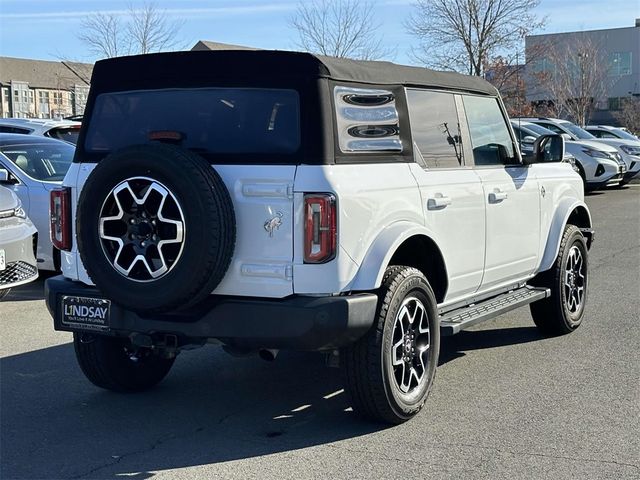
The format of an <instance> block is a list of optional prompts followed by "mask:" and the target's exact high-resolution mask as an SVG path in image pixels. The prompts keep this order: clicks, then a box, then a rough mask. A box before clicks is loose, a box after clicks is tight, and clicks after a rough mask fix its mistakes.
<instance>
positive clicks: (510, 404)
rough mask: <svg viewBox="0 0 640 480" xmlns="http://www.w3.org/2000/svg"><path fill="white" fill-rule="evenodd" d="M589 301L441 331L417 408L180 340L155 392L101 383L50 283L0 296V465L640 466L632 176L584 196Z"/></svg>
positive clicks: (394, 474) (309, 357)
mask: <svg viewBox="0 0 640 480" xmlns="http://www.w3.org/2000/svg"><path fill="white" fill-rule="evenodd" d="M587 203H588V204H589V206H590V208H591V211H592V215H593V218H594V224H595V228H596V231H597V238H596V243H595V245H594V247H593V249H592V251H591V256H590V272H591V279H590V282H591V284H590V291H589V295H590V297H589V300H588V301H589V305H588V314H587V318H586V320H585V322H584V324H583V325H582V326H581V327H580V328H579V329H578V330H577V331H576V332H574V333H573V334H571V335H569V336H565V337H559V338H543V337H542V336H540V335H539V334H538V332H537V330H536V329H535V328H534V327H533V322H532V321H531V317H530V315H529V311H528V309H521V310H518V311H515V312H512V313H509V314H507V315H504V316H502V317H499V318H497V319H495V320H492V321H490V322H487V323H485V324H483V325H480V326H478V327H477V328H475V329H473V331H468V332H463V333H461V334H460V335H458V336H456V337H453V338H451V339H445V340H444V342H443V347H442V352H441V360H440V363H441V365H440V367H439V369H438V375H437V378H436V382H435V385H434V388H433V390H432V394H431V397H430V399H429V400H428V402H427V405H426V407H425V410H424V411H423V413H421V414H420V415H419V416H418V417H417V418H415V419H414V420H412V421H410V422H408V423H406V424H404V425H401V426H398V427H393V428H389V427H384V426H380V425H375V424H370V423H367V422H364V421H362V420H359V419H358V418H356V417H355V416H354V414H353V413H352V412H350V411H349V408H348V407H349V404H348V401H347V399H346V398H345V395H344V393H343V392H342V390H341V389H342V385H341V379H340V375H339V371H338V370H335V369H331V368H327V367H325V365H324V359H323V357H322V356H320V355H315V354H301V353H284V354H281V355H280V356H279V357H278V359H277V360H276V361H275V362H273V363H266V362H264V361H262V360H260V359H258V358H257V357H253V358H244V359H237V358H232V357H230V356H228V355H226V354H225V353H224V352H222V350H221V349H220V348H218V347H207V348H202V349H199V350H194V351H189V352H184V353H182V354H181V355H180V357H179V358H178V360H177V362H176V365H175V367H174V369H173V370H172V372H171V373H170V374H169V376H168V377H167V379H166V380H165V381H164V382H163V383H161V384H160V386H159V387H158V388H156V389H155V390H153V391H151V392H148V393H144V394H137V395H129V396H126V395H118V394H113V393H109V392H104V391H101V390H99V389H97V388H95V387H93V386H92V385H91V384H89V383H88V381H86V380H85V378H84V377H83V375H82V374H81V372H80V370H79V368H78V367H77V365H76V362H75V358H74V353H73V347H72V345H71V343H70V340H71V338H70V335H69V334H66V333H56V332H54V331H53V329H52V326H51V320H50V317H49V315H48V313H47V310H46V308H45V306H44V302H43V301H42V285H43V282H42V281H38V282H37V283H35V284H32V285H27V286H24V287H22V288H19V289H16V290H15V291H14V292H12V294H11V296H10V297H8V299H7V301H5V302H3V303H2V304H0V356H1V360H0V423H1V437H0V462H1V470H0V477H1V478H3V479H11V478H29V479H31V478H64V479H71V478H106V479H113V478H129V479H146V478H166V479H169V478H171V479H174V478H243V479H246V478H261V479H264V478H296V479H298V478H369V479H371V478H455V479H459V478H473V479H479V478H486V479H497V478H505V479H516V478H533V479H537V478H549V479H563V478H567V479H568V478H580V479H591V478H593V479H605V478H611V479H632V478H634V479H638V478H640V435H639V433H640V355H639V354H638V345H639V344H640V184H635V185H632V186H630V187H628V188H625V189H622V190H615V191H608V192H606V193H595V194H592V195H589V196H588V198H587Z"/></svg>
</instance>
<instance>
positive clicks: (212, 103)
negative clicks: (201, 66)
mask: <svg viewBox="0 0 640 480" xmlns="http://www.w3.org/2000/svg"><path fill="white" fill-rule="evenodd" d="M166 135H169V136H171V135H173V136H174V138H175V139H176V141H177V143H179V144H180V145H181V146H183V147H185V148H188V149H190V150H194V151H196V152H202V153H211V154H287V153H294V152H296V151H297V150H298V148H299V147H300V107H299V96H298V93H297V92H296V91H295V90H285V89H259V88H199V89H163V90H137V91H129V92H114V93H103V94H101V95H99V96H98V97H97V99H96V102H95V106H94V108H93V113H92V115H91V119H90V121H89V126H88V131H87V134H86V140H85V144H84V146H85V149H86V151H87V152H93V153H101V152H110V151H114V150H117V149H119V148H122V147H125V146H129V145H136V144H141V143H147V142H149V141H151V140H153V139H154V138H155V139H157V138H159V137H162V136H166Z"/></svg>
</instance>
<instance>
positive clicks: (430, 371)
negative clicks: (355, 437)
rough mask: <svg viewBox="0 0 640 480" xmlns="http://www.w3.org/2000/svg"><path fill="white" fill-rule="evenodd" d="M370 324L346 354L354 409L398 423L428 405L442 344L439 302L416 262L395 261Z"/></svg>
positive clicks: (347, 385) (343, 356) (344, 364)
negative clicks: (414, 263) (417, 268)
mask: <svg viewBox="0 0 640 480" xmlns="http://www.w3.org/2000/svg"><path fill="white" fill-rule="evenodd" d="M378 297H379V300H378V309H377V314H376V320H375V322H374V325H373V326H372V328H371V330H369V332H368V333H367V334H366V335H365V336H364V337H363V338H361V339H360V340H358V341H357V342H356V343H355V344H353V345H351V346H349V347H347V348H345V349H344V350H343V352H342V354H341V359H342V360H343V361H342V367H343V372H344V375H345V384H346V388H347V391H348V392H349V394H350V396H351V401H352V403H351V405H352V407H353V410H354V411H355V412H357V413H358V414H360V415H363V416H364V417H367V418H369V419H372V420H376V421H382V422H386V423H392V424H399V423H402V422H405V421H407V420H409V419H410V418H412V417H414V416H415V415H416V414H417V413H418V412H419V411H420V410H421V409H422V407H423V405H424V403H425V401H426V399H427V396H428V395H429V391H430V390H431V386H432V384H433V379H434V377H435V373H436V366H437V363H438V354H439V350H440V325H439V321H438V313H437V308H436V305H437V302H436V298H435V295H434V293H433V290H432V289H431V286H430V285H429V282H428V281H427V279H426V278H425V276H424V275H423V274H422V273H421V272H420V271H419V270H416V269H415V268H411V267H405V266H392V267H389V268H388V269H387V271H386V272H385V275H384V278H383V280H382V286H381V287H380V289H379V290H378Z"/></svg>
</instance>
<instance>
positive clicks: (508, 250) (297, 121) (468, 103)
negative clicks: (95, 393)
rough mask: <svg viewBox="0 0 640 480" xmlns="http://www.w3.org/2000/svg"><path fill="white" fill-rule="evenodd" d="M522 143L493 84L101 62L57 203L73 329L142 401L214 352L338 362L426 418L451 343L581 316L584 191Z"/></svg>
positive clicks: (411, 72) (59, 302)
mask: <svg viewBox="0 0 640 480" xmlns="http://www.w3.org/2000/svg"><path fill="white" fill-rule="evenodd" d="M515 144H516V139H515V137H514V135H513V131H512V129H511V127H510V125H509V121H508V118H507V115H506V113H505V110H504V107H503V105H502V102H501V100H500V97H499V95H498V93H497V92H496V90H495V88H494V87H492V86H491V85H490V84H488V83H486V82H485V81H483V80H481V79H479V78H476V77H468V76H464V75H459V74H455V73H442V72H435V71H431V70H427V69H423V68H414V67H405V66H399V65H394V64H391V63H386V62H360V61H351V60H344V59H335V58H325V57H318V56H314V55H311V54H307V53H295V52H272V51H224V52H180V53H164V54H154V55H144V56H132V57H123V58H117V59H110V60H104V61H100V62H98V63H97V64H96V66H95V69H94V71H93V79H92V82H91V92H90V94H89V99H88V103H87V108H86V113H85V120H84V122H83V125H82V129H81V131H80V136H79V141H78V148H77V151H76V155H75V159H74V163H73V164H72V167H71V169H70V170H69V172H68V174H67V176H66V178H65V180H64V188H62V189H59V190H57V191H55V192H53V193H52V198H51V213H52V218H51V222H52V225H51V227H52V239H53V241H54V242H55V244H56V246H57V247H58V248H60V250H62V262H61V263H62V273H63V274H62V276H58V277H53V278H50V279H48V280H47V282H46V299H47V305H48V308H49V310H50V312H51V314H52V316H53V319H54V326H55V328H56V329H57V330H64V331H71V332H73V333H74V345H75V352H76V356H77V359H78V362H79V364H80V367H81V368H82V371H83V372H84V374H85V375H86V376H87V377H88V379H89V380H90V381H91V382H93V383H94V384H95V385H97V386H99V387H102V388H106V389H109V390H115V391H124V392H128V391H137V390H143V389H147V388H150V387H152V386H154V385H155V384H157V383H158V382H160V381H161V380H162V379H163V378H164V376H165V375H166V374H167V373H168V371H169V370H170V368H171V366H172V364H173V362H174V360H175V358H176V356H177V354H178V353H179V352H180V351H181V350H183V349H186V348H193V347H194V346H200V345H204V344H206V343H218V344H222V345H223V346H224V348H225V349H226V350H227V351H229V352H230V353H247V352H260V354H261V356H263V357H265V358H269V357H273V356H274V355H275V354H276V353H277V351H278V350H280V349H296V350H312V351H322V352H328V353H329V354H330V355H331V358H332V359H333V360H335V359H336V357H337V358H338V359H339V361H338V362H333V363H338V364H339V365H340V366H341V367H342V369H343V371H344V373H345V387H346V389H347V390H348V392H349V393H350V396H351V401H352V403H351V405H352V406H353V409H354V410H355V411H357V412H359V413H361V414H363V415H365V416H367V417H369V418H373V419H377V420H382V421H385V422H391V423H399V422H403V421H405V420H408V419H409V418H411V417H412V416H414V415H415V414H416V413H417V412H418V411H419V410H420V409H421V408H422V406H423V405H424V402H425V400H426V398H427V395H428V393H429V390H430V388H431V385H432V382H433V379H434V375H435V369H436V365H437V362H438V354H439V346H440V337H441V336H446V335H452V334H455V333H457V332H459V331H460V330H462V329H465V328H467V327H469V326H471V325H474V324H476V323H478V322H481V321H483V320H486V319H489V318H492V317H495V316H496V315H499V314H501V313H504V312H506V311H509V310H511V309H513V308H516V307H521V306H524V305H527V304H530V306H531V314H532V316H533V320H534V322H535V324H536V325H537V326H538V327H539V328H540V330H541V331H542V332H544V333H545V334H550V335H558V334H563V333H568V332H571V331H572V330H574V329H576V328H577V327H578V326H579V325H580V322H581V321H582V318H583V315H584V309H585V303H586V299H587V281H588V271H587V253H588V249H589V247H590V244H591V242H592V240H593V230H592V228H591V227H592V225H591V218H590V214H589V211H588V209H587V206H586V205H585V203H584V201H583V190H582V182H581V179H580V177H579V176H578V175H577V174H576V173H575V172H574V171H573V169H572V168H571V165H570V164H568V163H563V162H561V161H560V160H561V159H562V157H563V153H564V140H563V139H562V137H560V136H558V135H546V136H545V135H543V136H541V137H539V138H538V139H537V140H536V143H535V148H534V151H533V154H532V155H531V156H530V157H526V158H522V157H521V154H520V153H519V149H518V148H516V146H515Z"/></svg>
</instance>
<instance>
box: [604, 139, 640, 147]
mask: <svg viewBox="0 0 640 480" xmlns="http://www.w3.org/2000/svg"><path fill="white" fill-rule="evenodd" d="M597 142H598V143H605V144H607V145H611V146H613V147H620V146H621V145H628V146H630V147H640V140H626V139H624V138H599V139H598V140H597Z"/></svg>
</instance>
